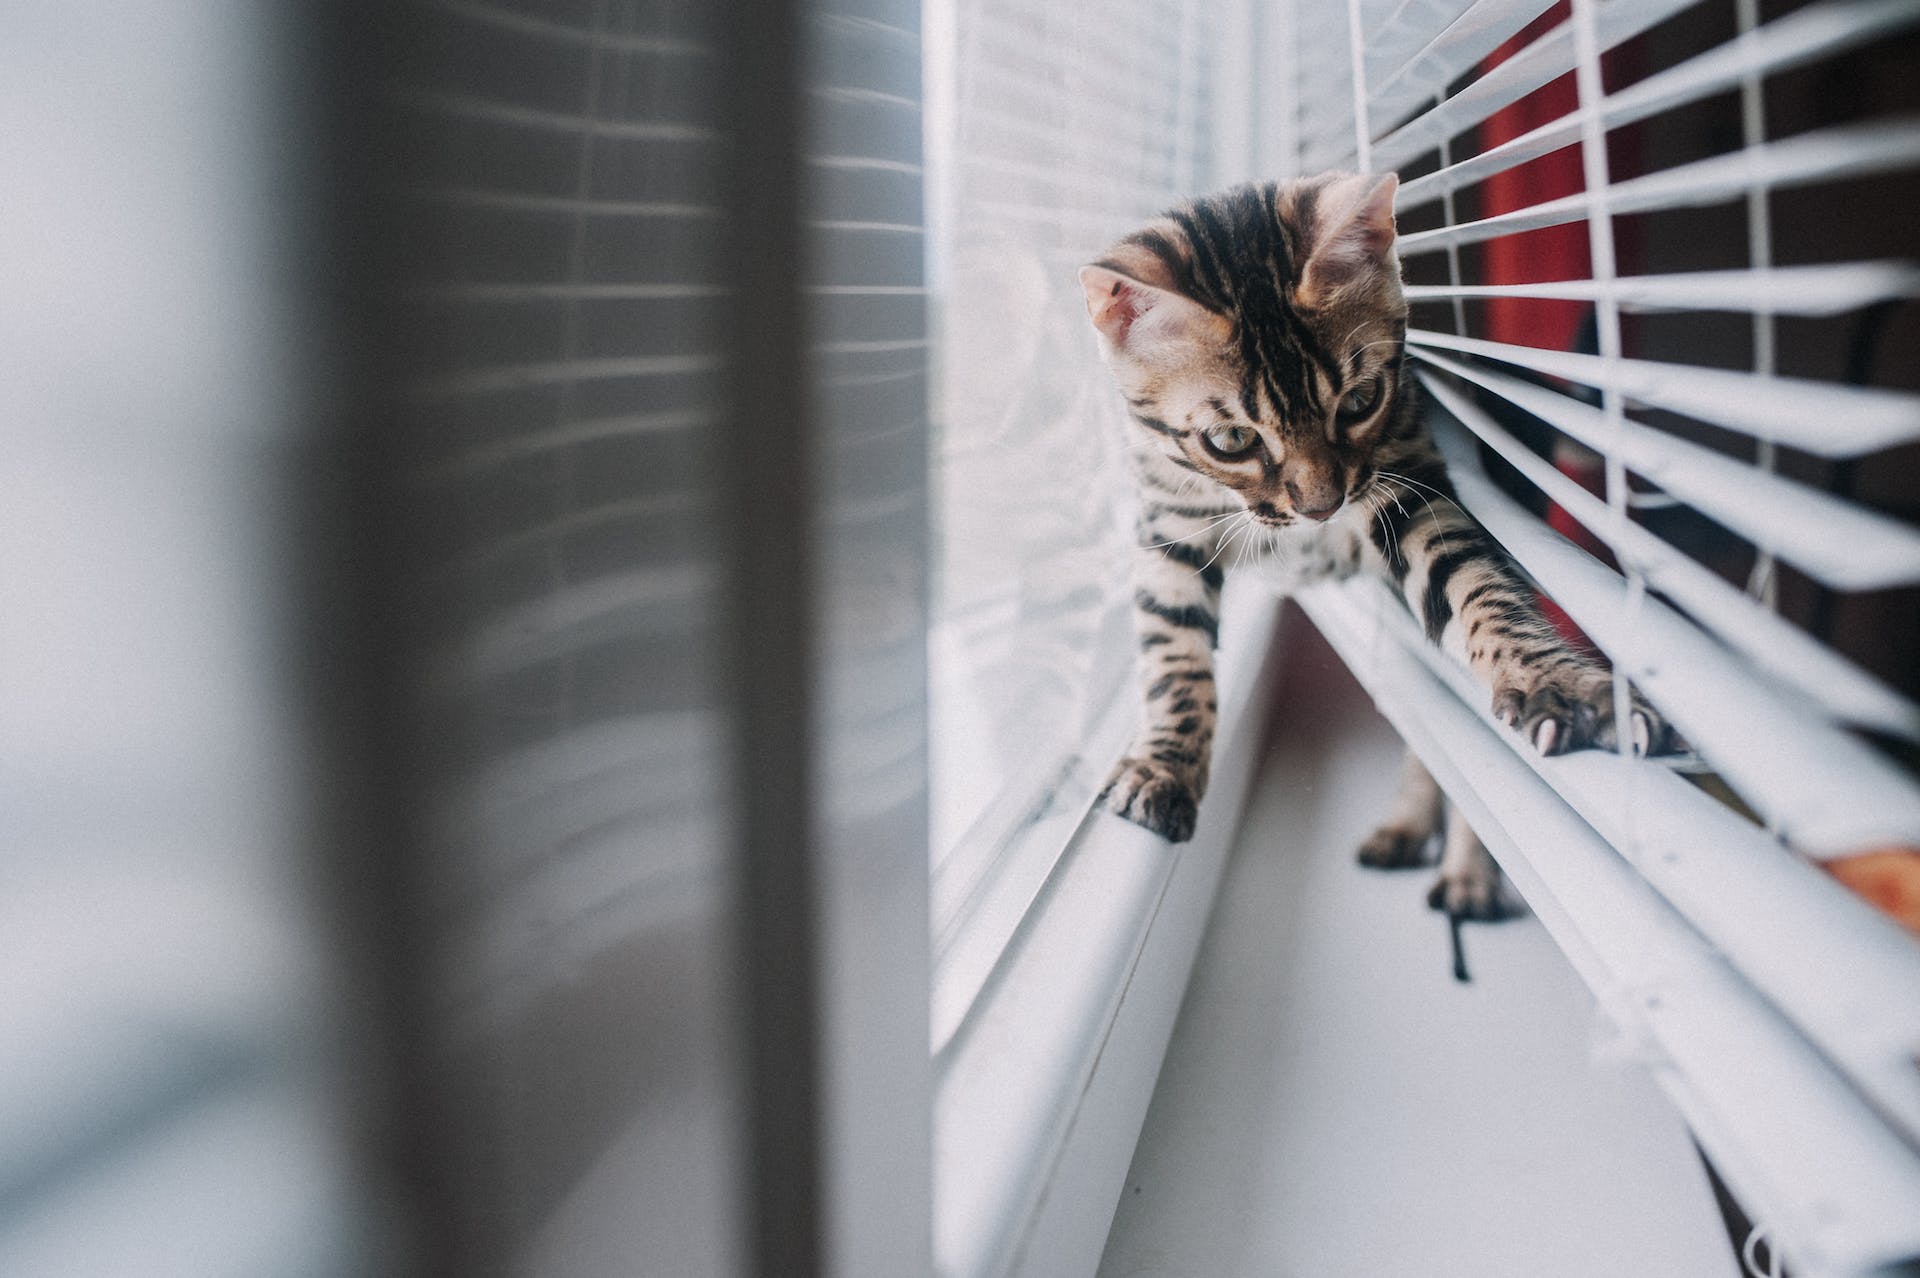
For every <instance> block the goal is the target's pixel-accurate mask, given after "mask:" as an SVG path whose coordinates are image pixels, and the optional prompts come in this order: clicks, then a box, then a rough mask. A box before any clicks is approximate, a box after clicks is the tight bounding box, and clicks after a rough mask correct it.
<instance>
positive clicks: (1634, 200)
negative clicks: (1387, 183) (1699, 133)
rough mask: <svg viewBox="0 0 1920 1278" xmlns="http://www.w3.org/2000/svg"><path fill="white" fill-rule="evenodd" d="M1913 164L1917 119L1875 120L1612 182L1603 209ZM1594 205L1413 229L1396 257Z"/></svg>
mask: <svg viewBox="0 0 1920 1278" xmlns="http://www.w3.org/2000/svg"><path fill="white" fill-rule="evenodd" d="M1916 164H1920V119H1914V118H1905V119H1892V120H1882V121H1878V122H1875V123H1873V124H1863V125H1854V126H1849V127H1845V128H1837V129H1822V130H1820V131H1818V132H1814V133H1803V134H1800V135H1799V136H1797V137H1793V138H1789V139H1787V140H1786V141H1784V142H1768V143H1766V144H1764V145H1762V146H1755V147H1748V148H1746V149H1744V150H1739V151H1733V152H1730V153H1728V154H1726V155H1716V156H1713V157H1711V158H1709V159H1705V160H1696V161H1694V162H1693V163H1691V164H1682V165H1678V166H1676V167H1674V168H1671V169H1664V170H1662V171H1661V172H1658V173H1649V174H1647V175H1646V176H1645V177H1638V178H1633V179H1631V180H1629V181H1626V182H1619V183H1616V184H1614V185H1613V186H1612V187H1611V188H1609V189H1608V191H1607V194H1606V204H1607V208H1608V209H1609V210H1610V211H1611V212H1612V213H1613V214H1614V215H1616V216H1618V215H1620V214H1623V213H1646V212H1651V211H1653V210H1656V209H1675V208H1691V207H1698V206H1701V205H1708V204H1720V203H1724V202H1725V201H1727V200H1732V199H1737V198H1739V197H1741V196H1744V195H1745V194H1747V192H1749V191H1757V190H1778V189H1780V188H1782V187H1790V186H1803V185H1805V184H1807V183H1810V182H1829V181H1835V180H1837V179H1840V178H1850V177H1861V176H1864V175H1867V174H1872V173H1882V172H1886V171H1888V170H1891V169H1903V168H1909V167H1912V166H1913V165H1916ZM1595 207H1596V202H1595V200H1594V198H1593V196H1592V194H1591V193H1588V192H1582V193H1581V194H1578V195H1569V196H1565V197H1563V198H1561V199H1558V200H1548V201H1545V202H1544V203H1540V204H1535V205H1531V206H1529V207H1527V208H1523V209H1515V210H1514V211H1513V212H1511V213H1501V214H1497V215H1496V216H1493V217H1489V218H1482V219H1481V220H1480V221H1478V222H1463V223H1461V224H1460V225H1458V226H1443V227H1437V228H1435V229H1434V230H1431V231H1417V232H1415V233H1414V234H1412V235H1406V236H1402V237H1401V239H1400V252H1401V254H1402V255H1403V256H1408V255H1412V254H1417V253H1430V252H1433V251H1434V250H1436V249H1443V248H1447V247H1448V246H1450V245H1456V244H1476V243H1478V242H1480V241H1481V240H1490V239H1493V238H1495V237H1497V236H1501V235H1512V234H1514V233H1516V232H1518V231H1534V230H1538V229H1540V228H1541V227H1543V226H1559V225H1562V224H1563V223H1566V222H1577V221H1580V220H1582V219H1583V218H1587V217H1590V216H1591V215H1592V214H1593V212H1594V209H1595Z"/></svg>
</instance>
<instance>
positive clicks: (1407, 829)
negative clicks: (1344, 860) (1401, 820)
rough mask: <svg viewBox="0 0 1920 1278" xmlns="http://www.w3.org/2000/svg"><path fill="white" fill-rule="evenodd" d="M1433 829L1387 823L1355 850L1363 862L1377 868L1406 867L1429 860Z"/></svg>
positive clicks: (1401, 868) (1399, 868)
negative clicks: (1429, 846) (1428, 846)
mask: <svg viewBox="0 0 1920 1278" xmlns="http://www.w3.org/2000/svg"><path fill="white" fill-rule="evenodd" d="M1432 841H1433V831H1431V830H1419V829H1415V828H1413V827H1411V826H1405V825H1383V826H1381V827H1380V828H1379V829H1377V830H1375V831H1374V832H1373V833H1372V834H1370V835H1368V836H1367V841H1366V842H1365V843H1362V844H1361V845H1360V850H1359V852H1357V853H1356V854H1355V856H1356V858H1357V859H1358V860H1359V862H1360V864H1362V865H1365V866H1370V867H1371V868H1373V869H1376V870H1406V869H1411V868H1412V867H1414V866H1416V865H1425V864H1427V863H1428V861H1429V859H1430V858H1429V857H1428V856H1427V845H1428V844H1429V843H1431V842H1432Z"/></svg>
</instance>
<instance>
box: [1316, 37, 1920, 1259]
mask: <svg viewBox="0 0 1920 1278" xmlns="http://www.w3.org/2000/svg"><path fill="white" fill-rule="evenodd" d="M1916 26H1920V6H1916V5H1914V4H1911V3H1906V2H1903V0H1895V2H1891V3H1877V2H1875V0H1822V2H1820V3H1814V4H1805V5H1799V4H1791V3H1787V4H1766V5H1763V4H1760V3H1756V2H1755V0H1731V2H1721V0H1714V2H1711V3H1691V2H1690V0H1574V3H1571V4H1565V3H1562V4H1552V3H1549V2H1548V0H1443V2H1441V3H1418V2H1413V0H1409V2H1405V3H1402V2H1401V0H1348V3H1346V4H1343V5H1303V6H1301V7H1300V10H1299V22H1298V26H1297V29H1296V31H1295V32H1294V37H1293V38H1294V39H1295V40H1296V41H1297V45H1296V46H1295V50H1294V54H1293V56H1291V57H1288V58H1286V59H1284V61H1283V64H1282V65H1283V66H1284V67H1285V68H1286V70H1285V72H1284V74H1286V75H1287V76H1288V77H1290V78H1291V79H1292V81H1293V83H1294V86H1295V87H1294V91H1293V94H1292V97H1293V99H1294V100H1296V101H1297V102H1298V103H1299V104H1300V105H1299V108H1298V110H1297V111H1296V112H1295V113H1293V114H1292V115H1291V116H1290V117H1289V118H1288V120H1287V121H1286V131H1287V132H1288V133H1289V135H1290V136H1291V137H1292V138H1293V139H1294V145H1295V146H1297V148H1298V168H1299V169H1300V170H1301V171H1303V172H1313V171H1316V170H1319V169H1323V168H1329V167H1343V168H1344V167H1359V168H1372V169H1379V170H1395V171H1397V172H1398V173H1399V174H1400V176H1401V180H1402V185H1401V187H1400V191H1399V197H1398V205H1397V212H1398V218H1399V229H1400V238H1399V253H1400V256H1401V258H1402V261H1403V263H1404V267H1405V275H1406V279H1407V281H1408V285H1409V287H1408V289H1407V292H1408V296H1409V299H1410V300H1411V301H1412V302H1413V315H1412V319H1411V324H1410V330H1409V333H1408V342H1409V345H1410V348H1411V353H1412V356H1413V359H1414V361H1415V367H1416V370H1417V374H1418V376H1419V379H1420V381H1421V383H1422V385H1423V386H1424V387H1425V388H1426V390H1427V392H1428V393H1429V397H1430V400H1431V402H1432V406H1433V414H1432V417H1433V423H1434V430H1435V434H1436V437H1437V439H1438V440H1439V442H1440V445H1441V448H1442V451H1443V452H1444V453H1445V454H1446V455H1447V457H1448V461H1449V465H1450V469H1451V471H1452V474H1453V477H1454V481H1455V486H1456V488H1457V489H1458V492H1459V496H1460V499H1461V503H1462V504H1463V505H1464V506H1465V507H1466V508H1467V509H1469V510H1470V511H1472V512H1473V513H1474V514H1475V516H1476V517H1478V518H1479V519H1480V520H1481V521H1482V522H1483V523H1484V524H1485V525H1486V527H1487V528H1488V529H1489V531H1491V532H1492V533H1493V534H1494V535H1495V536H1496V537H1497V538H1498V539H1499V540H1500V541H1501V542H1502V543H1503V545H1505V547H1506V548H1507V549H1508V550H1509V551H1510V552H1511V554H1512V555H1513V557H1514V559H1515V560H1516V561H1517V562H1518V563H1519V565H1520V566H1521V567H1522V568H1524V569H1525V570H1526V571H1527V572H1528V573H1530V574H1531V575H1532V576H1533V577H1534V578H1535V579H1536V580H1537V581H1538V582H1539V584H1540V586H1541V589H1542V590H1543V592H1544V593H1545V594H1547V595H1548V596H1550V597H1551V598H1552V599H1553V600H1554V601H1555V602H1556V603H1557V604H1558V605H1559V606H1560V607H1561V608H1564V609H1565V611H1566V614H1567V615H1568V616H1569V617H1570V618H1571V623H1570V627H1569V629H1570V632H1571V627H1572V626H1577V627H1578V628H1579V630H1580V631H1583V632H1584V635H1585V636H1586V637H1587V638H1588V639H1590V640H1591V642H1592V643H1593V644H1594V645H1596V646H1597V647H1598V648H1599V649H1601V650H1602V651H1603V652H1604V653H1605V655H1606V656H1607V657H1608V658H1610V659H1611V660H1612V661H1613V662H1614V664H1615V666H1616V669H1617V670H1618V671H1619V672H1620V673H1621V675H1622V676H1623V677H1630V678H1631V679H1632V680H1633V682H1634V683H1635V684H1636V685H1637V686H1638V687H1639V688H1641V689H1642V690H1643V691H1644V692H1645V693H1646V694H1647V695H1648V696H1649V697H1650V698H1651V699H1652V700H1653V701H1655V702H1656V703H1657V704H1658V705H1659V706H1660V707H1661V709H1662V710H1664V711H1665V712H1666V713H1667V715H1668V716H1669V717H1670V718H1671V719H1672V720H1673V721H1674V722H1675V723H1676V724H1677V725H1678V727H1679V729H1680V730H1681V732H1683V733H1684V734H1685V736H1686V739H1687V741H1688V742H1689V743H1690V745H1691V746H1692V747H1693V748H1694V749H1695V750H1696V751H1697V752H1698V755H1699V765H1698V767H1697V768H1696V769H1695V771H1709V772H1711V774H1712V777H1711V779H1710V780H1705V781H1703V782H1702V783H1701V785H1700V786H1699V787H1696V786H1692V785H1688V784H1686V783H1684V782H1682V781H1681V780H1679V779H1678V777H1677V776H1676V774H1674V773H1672V772H1669V771H1667V770H1664V769H1662V768H1659V767H1656V766H1652V765H1644V764H1635V763H1632V762H1631V761H1626V760H1621V759H1616V758H1608V757H1603V756H1597V755H1593V754H1582V755H1577V756H1571V757H1569V758H1567V759H1565V760H1552V761H1541V760H1539V759H1537V758H1535V757H1534V756H1532V755H1531V754H1529V753H1526V752H1524V751H1523V752H1522V753H1521V754H1520V755H1519V756H1518V757H1517V758H1516V757H1515V756H1513V755H1511V754H1509V753H1508V752H1507V751H1505V750H1504V749H1502V748H1500V744H1499V742H1500V737H1499V734H1498V733H1497V732H1496V731H1495V730H1493V729H1492V728H1491V726H1490V725H1487V724H1485V723H1476V722H1475V718H1474V715H1475V713H1478V715H1479V717H1480V719H1481V720H1482V721H1485V719H1486V715H1485V711H1484V708H1483V704H1484V694H1483V693H1481V692H1480V691H1479V690H1478V689H1476V688H1474V687H1472V686H1471V684H1470V681H1463V680H1462V679H1461V677H1460V671H1459V670H1458V668H1457V667H1456V666H1454V665H1452V664H1451V663H1449V662H1448V661H1447V660H1446V659H1445V658H1442V657H1439V656H1437V655H1436V654H1434V653H1432V652H1431V650H1430V648H1429V646H1428V645H1425V644H1424V643H1422V642H1421V641H1420V638H1419V636H1418V635H1417V634H1409V633H1408V630H1409V627H1408V623H1407V622H1406V619H1405V613H1404V610H1403V609H1400V608H1399V607H1398V605H1397V602H1396V601H1393V600H1390V599H1386V598H1384V596H1383V592H1381V591H1380V590H1378V589H1377V588H1375V587H1374V586H1373V585H1372V584H1371V583H1353V584H1350V585H1347V586H1341V587H1327V588H1320V589H1317V590H1316V591H1314V592H1313V593H1312V595H1310V596H1309V597H1308V598H1307V599H1306V600H1305V602H1306V603H1307V606H1308V609H1309V611H1310V612H1311V614H1312V615H1313V616H1314V618H1315V620H1316V621H1317V622H1318V623H1319V624H1320V626H1321V628H1322V629H1323V630H1324V631H1325V632H1326V633H1327V634H1328V636H1329V638H1331V639H1333V640H1334V642H1335V646H1336V647H1337V648H1339V649H1340V650H1341V651H1342V653H1343V655H1345V656H1346V657H1347V658H1348V660H1349V662H1350V663H1351V664H1352V665H1353V667H1354V670H1355V673H1356V674H1357V675H1358V676H1359V677H1360V678H1361V680H1362V682H1363V683H1366V684H1367V686H1368V687H1369V689H1370V690H1371V691H1372V692H1373V694H1374V696H1375V698H1376V700H1377V701H1378V702H1379V703H1380V705H1381V707H1382V709H1383V710H1384V711H1385V712H1386V713H1387V715H1388V717H1389V718H1391V719H1392V720H1393V721H1394V723H1395V724H1396V726H1397V727H1399V728H1400V729H1401V731H1402V733H1403V735H1405V736H1406V737H1407V738H1408V740H1409V742H1410V743H1411V744H1413V745H1414V746H1415V748H1416V749H1418V750H1420V752H1421V753H1422V754H1423V755H1425V756H1427V757H1428V761H1429V764H1430V766H1431V767H1433V769H1434V771H1435V773H1436V775H1437V776H1441V777H1442V778H1443V780H1444V781H1445V783H1446V784H1447V786H1448V789H1449V790H1450V792H1452V793H1453V794H1454V797H1455V798H1456V800H1457V801H1459V802H1460V803H1461V805H1462V807H1463V808H1464V809H1465V810H1466V811H1468V812H1469V813H1470V814H1471V817H1472V820H1473V822H1474V826H1475V829H1476V830H1480V831H1481V832H1482V833H1483V834H1484V835H1485V836H1486V837H1487V838H1488V841H1489V843H1490V845H1492V846H1494V847H1495V848H1496V849H1506V850H1507V851H1508V852H1510V853H1511V856H1512V859H1511V860H1508V861H1507V864H1508V868H1509V871H1510V872H1511V873H1513V875H1514V877H1515V879H1516V881H1517V882H1520V883H1521V885H1522V886H1523V887H1524V888H1525V889H1526V891H1527V895H1528V900H1529V903H1530V904H1531V905H1532V906H1533V907H1534V909H1535V911H1536V912H1537V913H1539V914H1540V915H1541V917H1542V918H1543V920H1545V921H1546V922H1547V924H1548V926H1549V927H1550V928H1551V929H1552V930H1553V932H1554V935H1555V937H1556V939H1557V940H1559V942H1560V943H1561V945H1562V947H1563V948H1565V949H1566V950H1567V952H1568V954H1569V957H1570V958H1571V959H1572V960H1573V961H1574V964H1575V966H1576V967H1577V968H1578V969H1580V970H1581V971H1582V973H1583V975H1585V976H1586V978H1587V979H1588V981H1589V982H1590V983H1591V984H1592V985H1593V987H1594V989H1595V992H1596V994H1597V995H1598V996H1599V998H1600V1000H1601V1002H1602V1004H1603V1007H1604V1008H1605V1010H1606V1011H1607V1012H1608V1014H1609V1015H1610V1017H1611V1018H1612V1019H1613V1020H1614V1021H1615V1022H1617V1023H1618V1024H1619V1025H1620V1026H1621V1027H1622V1028H1623V1029H1624V1031H1625V1032H1626V1034H1627V1035H1629V1036H1630V1037H1632V1038H1634V1039H1635V1040H1636V1041H1638V1042H1641V1043H1643V1044H1645V1051H1646V1053H1647V1054H1648V1056H1649V1058H1650V1059H1651V1060H1652V1061H1653V1063H1654V1065H1655V1072H1656V1077H1658V1078H1660V1079H1661V1080H1662V1082H1663V1083H1664V1084H1665V1086H1666V1087H1667V1089H1668V1091H1669V1093H1670V1094H1671V1095H1672V1096H1673V1098H1674V1100H1675V1101H1676V1103H1677V1104H1678V1106H1679V1107H1680V1109H1681V1110H1682V1111H1683V1112H1684V1113H1685V1114H1686V1116H1687V1118H1688V1120H1689V1122H1690V1123H1691V1124H1692V1126H1693V1128H1694V1131H1695V1133H1696V1135H1697V1137H1698V1139H1699V1141H1700V1143H1701V1145H1702V1147H1703V1148H1704V1149H1705V1151H1706V1152H1707V1154H1708V1155H1709V1156H1710V1157H1711V1158H1712V1159H1713V1161H1714V1163H1715V1164H1716V1166H1717V1167H1718V1168H1719V1169H1720V1171H1721V1172H1722V1174H1723V1175H1724V1177H1725V1179H1726V1181H1727V1183H1728V1184H1729V1185H1730V1186H1731V1187H1732V1189H1733V1191H1734V1193H1735V1194H1736V1195H1737V1196H1738V1197H1739V1199H1740V1201H1741V1202H1742V1204H1743V1205H1744V1207H1745V1209H1746V1210H1747V1211H1748V1212H1749V1213H1751V1215H1752V1216H1753V1218H1754V1220H1755V1221H1756V1222H1757V1224H1758V1225H1759V1226H1760V1227H1761V1228H1762V1229H1763V1231H1764V1233H1765V1235H1766V1239H1767V1242H1766V1247H1765V1248H1763V1249H1762V1250H1766V1249H1769V1248H1770V1249H1771V1252H1772V1254H1773V1255H1774V1256H1775V1257H1780V1256H1784V1257H1785V1259H1786V1262H1787V1264H1788V1265H1789V1267H1790V1268H1791V1270H1792V1271H1793V1272H1795V1273H1806V1274H1821V1275H1843V1274H1866V1273H1880V1272H1883V1270H1882V1268H1881V1267H1882V1266H1909V1265H1911V1264H1913V1263H1914V1262H1915V1261H1916V1259H1917V1258H1920V1152H1917V1151H1920V1073H1916V1071H1915V1069H1914V1050H1915V1047H1916V1045H1917V1044H1920V948H1916V946H1915V944H1914V942H1913V938H1912V937H1910V936H1907V935H1905V934H1903V933H1901V932H1899V931H1898V930H1897V929H1895V928H1894V927H1893V926H1892V925H1891V924H1890V923H1889V922H1888V921H1887V920H1886V919H1884V918H1882V917H1881V916H1879V915H1877V914H1875V913H1873V912H1872V911H1871V910H1869V909H1867V908H1866V907H1865V906H1864V905H1862V904H1861V903H1860V902H1859V901H1857V900H1855V899H1854V898H1852V897H1850V896H1849V895H1847V894H1846V893H1845V892H1844V891H1843V890H1842V889H1840V888H1839V887H1838V886H1837V885H1836V884H1835V883H1834V882H1833V881H1832V880H1831V879H1829V878H1828V877H1826V876H1825V875H1824V874H1822V873H1820V872H1819V871H1817V870H1815V869H1813V868H1811V866H1810V865H1809V863H1808V862H1809V861H1812V862H1813V863H1815V864H1817V863H1819V862H1821V861H1830V862H1835V863H1838V862H1840V861H1843V860H1845V859H1846V858H1849V857H1852V856H1855V855H1858V854H1871V853H1881V852H1893V853H1894V854H1896V855H1911V854H1912V853H1913V850H1914V849H1920V784H1916V780H1915V775H1914V770H1915V764H1916V760H1917V759H1920V755H1917V754H1916V749H1915V745H1916V742H1920V710H1916V706H1915V701H1914V698H1915V696H1916V693H1920V663H1917V662H1916V653H1917V652H1920V590H1917V589H1916V587H1920V528H1916V517H1920V482H1917V481H1916V474H1920V472H1916V470H1915V468H1914V465H1913V461H1914V459H1915V457H1916V456H1917V455H1920V376H1917V375H1916V367H1920V365H1916V362H1915V360H1914V359H1913V352H1914V350H1915V349H1916V346H1920V306H1917V305H1916V303H1915V299H1916V297H1920V270H1916V267H1915V263H1914V257H1915V255H1916V251H1917V250H1920V233H1917V231H1920V220H1917V219H1916V217H1915V214H1914V209H1915V207H1916V202H1920V180H1916V174H1915V170H1916V168H1920V89H1917V88H1916V84H1915V81H1914V79H1913V76H1912V75H1911V68H1912V66H1913V62H1914V58H1915V55H1916V53H1920V44H1916V40H1915V28H1916ZM1328 49H1339V50H1341V51H1343V52H1344V53H1345V54H1346V56H1344V57H1329V56H1324V51H1325V50H1328ZM1570 543H1571V544H1570ZM1455 692H1458V693H1459V694H1460V696H1461V697H1462V698H1464V702H1465V704H1464V706H1462V705H1461V704H1460V702H1459V701H1457V700H1455V697H1454V693H1455ZM1509 735H1510V734H1509ZM1626 735H1627V734H1625V733H1623V734H1622V739H1623V740H1624V739H1625V738H1626ZM1709 793H1718V794H1722V795H1726V796H1727V802H1724V803H1723V802H1718V801H1716V800H1715V799H1713V798H1710V797H1708V795H1709ZM1505 859H1506V858H1503V860H1505ZM1810 1044H1811V1045H1813V1046H1812V1047H1811V1048H1810V1047H1809V1045H1810ZM1763 1080H1764V1081H1763ZM1891 1271H1892V1270H1891V1269H1888V1270H1885V1271H1884V1272H1891ZM1899 1271H1900V1272H1906V1271H1907V1270H1906V1269H1905V1268H1901V1269H1900V1270H1899Z"/></svg>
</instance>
